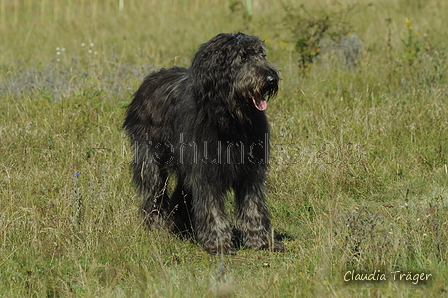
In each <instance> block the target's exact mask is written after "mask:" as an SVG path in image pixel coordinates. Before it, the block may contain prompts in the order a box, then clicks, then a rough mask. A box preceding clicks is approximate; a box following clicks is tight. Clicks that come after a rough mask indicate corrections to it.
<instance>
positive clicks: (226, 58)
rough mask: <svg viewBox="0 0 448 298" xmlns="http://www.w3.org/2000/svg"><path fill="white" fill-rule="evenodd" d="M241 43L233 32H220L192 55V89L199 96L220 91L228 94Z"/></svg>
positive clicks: (239, 54) (214, 95) (214, 96)
mask: <svg viewBox="0 0 448 298" xmlns="http://www.w3.org/2000/svg"><path fill="white" fill-rule="evenodd" d="M241 51H242V45H241V44H240V43H238V41H237V38H236V37H235V35H234V34H227V33H221V34H219V35H217V36H215V37H214V38H212V39H211V40H209V41H208V42H206V43H205V44H203V45H202V46H201V47H200V48H199V50H198V51H197V53H196V54H195V55H194V57H193V59H192V62H191V66H190V69H189V72H190V77H191V80H192V86H193V90H194V91H195V93H196V94H198V95H200V96H201V97H207V95H208V94H213V98H216V96H217V95H218V96H219V94H217V93H221V95H222V96H229V92H231V90H229V86H230V85H231V84H230V82H231V80H232V77H233V76H234V71H235V67H236V64H237V63H236V61H239V60H241V58H240V56H241ZM238 59H239V60H238Z"/></svg>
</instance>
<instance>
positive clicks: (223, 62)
mask: <svg viewBox="0 0 448 298" xmlns="http://www.w3.org/2000/svg"><path fill="white" fill-rule="evenodd" d="M265 56H266V55H265V50H264V43H263V42H262V41H261V40H260V39H258V38H257V37H255V36H249V35H245V34H243V33H235V34H224V33H223V34H219V35H217V36H216V37H214V38H212V39H211V40H210V41H208V42H207V43H205V44H204V45H202V46H201V48H200V49H199V51H198V52H197V53H196V54H195V55H194V57H193V60H192V63H191V66H190V68H180V67H173V68H170V69H162V70H160V71H158V72H155V73H153V74H150V75H149V76H147V77H146V78H145V80H144V81H143V83H142V85H141V86H140V88H139V89H138V90H137V92H136V93H135V94H134V99H133V101H132V102H131V104H130V105H129V106H128V108H127V111H126V119H125V122H124V124H123V127H124V128H125V129H126V130H127V133H128V134H129V137H130V138H131V140H132V143H133V148H134V154H135V156H134V162H133V171H134V182H135V183H136V185H137V187H138V189H139V191H140V193H141V194H142V196H143V202H142V205H141V208H142V211H143V214H144V216H145V220H146V223H147V224H148V225H149V227H150V228H151V229H153V228H166V229H172V228H174V229H176V230H177V231H184V230H188V229H190V231H192V232H193V233H194V235H195V236H196V238H197V239H198V241H199V243H200V244H201V245H202V246H203V247H204V249H205V250H206V251H208V252H209V253H211V254H214V253H226V252H229V251H231V250H232V227H231V224H230V221H229V219H228V217H227V215H226V212H225V198H226V194H227V193H228V192H229V191H230V190H234V193H235V199H236V206H235V212H236V228H237V229H238V230H239V232H240V233H241V236H242V243H243V245H244V246H245V247H247V248H250V249H271V250H274V251H282V250H283V249H284V247H283V245H282V244H281V243H278V242H274V241H273V240H272V229H271V222H270V215H269V212H268V209H267V207H266V199H265V194H264V193H265V188H266V170H267V166H268V152H269V128H268V123H267V121H266V116H265V114H264V112H263V111H264V110H265V109H266V107H267V99H269V98H270V97H273V96H274V95H276V93H277V90H278V82H279V76H278V73H277V71H276V69H275V68H273V67H272V66H270V65H269V64H268V63H267V62H266V59H265ZM170 174H171V176H175V177H176V178H177V187H176V189H175V190H174V193H173V194H172V195H171V199H170V198H169V196H168V194H167V191H166V185H167V179H168V176H169V175H170Z"/></svg>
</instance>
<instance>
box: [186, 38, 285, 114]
mask: <svg viewBox="0 0 448 298" xmlns="http://www.w3.org/2000/svg"><path fill="white" fill-rule="evenodd" d="M264 47H265V45H264V43H263V42H262V41H261V40H260V39H259V38H258V37H256V36H251V35H245V34H243V33H234V34H228V33H221V34H219V35H217V36H215V37H214V38H212V39H211V40H210V41H208V42H207V43H205V44H203V45H202V46H201V47H200V49H199V50H198V52H197V53H196V54H195V56H194V57H193V60H192V63H191V67H190V75H191V78H192V84H193V90H194V92H195V93H196V94H198V96H200V97H201V98H206V99H207V100H210V101H213V100H220V101H222V100H225V101H226V104H227V105H231V106H233V107H235V108H242V107H244V106H248V105H250V106H252V107H255V108H256V109H258V110H260V111H263V110H265V109H266V107H267V100H268V99H269V98H271V97H273V96H275V95H276V94H277V91H278V83H279V75H278V71H277V70H276V69H275V68H274V67H273V66H271V65H270V64H269V63H268V62H267V61H266V53H265V48H264Z"/></svg>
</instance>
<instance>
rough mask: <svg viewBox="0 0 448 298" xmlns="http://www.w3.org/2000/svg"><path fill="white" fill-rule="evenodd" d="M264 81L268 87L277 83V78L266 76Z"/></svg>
mask: <svg viewBox="0 0 448 298" xmlns="http://www.w3.org/2000/svg"><path fill="white" fill-rule="evenodd" d="M266 81H267V83H268V84H269V85H272V84H275V83H276V82H277V78H276V77H274V76H268V77H267V78H266Z"/></svg>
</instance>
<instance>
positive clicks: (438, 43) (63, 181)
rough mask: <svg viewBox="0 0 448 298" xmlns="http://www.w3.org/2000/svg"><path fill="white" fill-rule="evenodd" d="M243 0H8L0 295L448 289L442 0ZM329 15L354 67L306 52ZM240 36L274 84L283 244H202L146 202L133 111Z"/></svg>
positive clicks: (1, 77)
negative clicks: (164, 221)
mask: <svg viewBox="0 0 448 298" xmlns="http://www.w3.org/2000/svg"><path fill="white" fill-rule="evenodd" d="M240 2H241V3H240ZM240 2H239V1H217V0H215V1H213V0H209V1H206V0H203V1H180V0H179V1H174V0H173V1H161V0H160V1H158V0H153V1H139V0H134V1H132V0H131V1H123V2H122V1H118V0H117V1H83V0H69V1H57V0H39V1H30V0H0V17H1V20H0V52H1V55H0V297H143V296H146V297H210V296H218V297H420V296H425V297H443V296H448V285H447V280H448V263H447V258H448V227H447V221H448V189H447V187H448V168H447V164H448V81H447V76H448V71H447V66H448V61H447V53H448V52H447V51H448V44H447V40H448V31H447V30H446V24H445V23H444V20H446V15H448V3H447V2H446V1H444V0H428V1H423V0H409V1H405V0H377V1H354V0H353V1H351V0H342V1H338V2H336V1H330V0H316V1H312V3H311V1H310V3H309V1H302V2H300V1H276V0H272V1H271V0H269V1H268V0H266V1H261V0H258V1H256V0H254V1H249V2H251V4H252V9H251V10H248V9H247V7H246V5H247V1H240ZM120 3H121V4H122V5H123V6H121V4H120ZM282 3H283V4H284V5H282ZM301 3H303V4H304V7H302V6H300V4H301ZM325 22H327V23H325ZM322 23H325V24H326V25H327V27H328V28H329V29H331V30H328V31H326V33H327V34H326V35H325V34H324V35H323V36H322V38H325V39H329V38H333V39H335V40H336V41H338V40H339V39H340V38H341V37H342V36H344V35H345V34H347V33H348V34H351V33H354V34H356V35H357V36H358V37H360V38H361V39H362V40H363V43H364V47H363V50H362V53H363V55H362V58H361V60H360V61H359V63H358V64H357V65H356V66H353V65H347V63H346V62H345V60H344V59H343V58H342V59H341V57H340V56H338V55H337V53H334V52H331V51H329V52H328V51H327V54H326V55H325V56H324V53H323V52H324V50H325V49H321V48H320V47H317V48H316V47H314V48H313V47H312V46H309V47H308V48H306V50H307V51H309V53H311V54H310V55H311V56H312V55H314V56H315V57H314V58H315V59H314V61H313V63H311V62H310V63H309V64H308V65H306V67H301V65H300V61H301V57H302V56H303V55H305V52H304V48H303V47H302V48H300V47H299V46H298V45H299V41H300V40H302V43H300V44H301V45H303V44H304V43H303V39H304V38H305V41H307V42H308V43H307V45H311V44H312V41H313V38H315V34H316V33H315V32H316V28H317V27H316V26H315V25H313V24H322ZM444 24H445V25H444ZM342 25H343V26H342ZM444 28H445V29H444ZM235 31H243V32H245V33H248V34H254V35H257V36H259V37H260V38H262V39H264V40H265V42H266V44H267V54H268V57H267V58H268V60H269V61H271V62H272V63H273V64H274V65H276V66H277V67H278V68H279V69H280V70H281V76H282V79H283V80H282V84H281V90H280V93H279V95H278V97H277V98H275V99H273V100H271V101H270V102H269V107H268V110H267V114H268V117H269V119H270V122H271V127H272V150H271V151H272V157H271V160H270V171H269V193H268V199H269V204H270V206H271V211H272V215H273V224H274V227H275V229H276V232H277V233H278V234H279V235H278V236H279V238H281V239H282V241H283V242H284V243H285V245H286V247H287V251H286V252H284V253H272V252H267V251H250V250H239V251H238V252H237V254H236V255H231V256H227V255H225V256H209V255H208V254H207V253H205V252H204V251H203V250H202V249H201V247H200V246H199V245H198V244H197V243H195V242H194V241H191V240H181V239H178V238H177V237H176V236H174V235H171V234H169V233H166V232H158V233H157V232H154V233H148V232H147V231H146V230H145V228H144V227H143V226H142V225H141V218H140V217H139V215H138V206H139V200H140V199H139V198H138V197H137V196H136V195H135V191H134V187H133V185H132V183H131V173H130V170H129V161H130V160H131V155H132V154H131V153H132V152H130V147H129V143H128V140H127V139H126V138H125V135H124V132H123V131H122V130H121V128H120V127H121V123H122V121H123V114H124V107H125V106H126V104H127V103H129V101H130V98H131V95H132V93H133V92H134V91H135V90H136V88H137V87H138V85H139V84H140V82H141V80H142V79H143V77H144V76H145V75H146V74H148V73H149V72H150V71H151V70H153V69H158V68H162V67H164V68H168V67H172V66H175V65H179V66H188V65H189V61H190V59H191V56H192V54H193V53H194V52H195V51H196V50H197V49H198V47H199V46H200V44H202V43H204V42H206V41H207V40H209V39H210V38H211V37H213V36H215V35H216V34H217V33H219V32H235ZM298 32H301V33H298ZM330 32H331V33H332V35H331V36H330ZM298 34H302V35H303V36H298ZM300 49H302V52H301V50H300ZM321 50H322V53H321V52H320V51H321ZM300 54H302V56H301V55H300ZM229 208H230V209H231V204H229ZM398 271H399V272H398ZM397 272H398V273H397ZM421 274H423V275H421ZM362 277H367V278H369V279H370V280H368V281H358V280H355V279H359V278H362ZM372 279H374V280H372ZM383 279H386V280H383ZM400 279H401V280H400Z"/></svg>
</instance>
